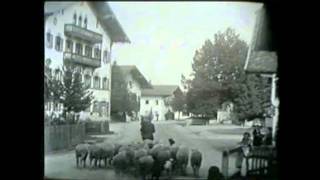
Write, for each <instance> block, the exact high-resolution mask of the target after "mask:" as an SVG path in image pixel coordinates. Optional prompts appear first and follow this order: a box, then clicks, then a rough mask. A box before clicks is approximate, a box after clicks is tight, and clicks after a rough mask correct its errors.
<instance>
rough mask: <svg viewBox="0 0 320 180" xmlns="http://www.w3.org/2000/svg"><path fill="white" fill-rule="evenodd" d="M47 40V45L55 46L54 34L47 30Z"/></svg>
mask: <svg viewBox="0 0 320 180" xmlns="http://www.w3.org/2000/svg"><path fill="white" fill-rule="evenodd" d="M46 35H47V37H46V38H47V41H46V45H47V47H48V48H52V46H53V35H52V34H51V33H50V32H47V34H46Z"/></svg>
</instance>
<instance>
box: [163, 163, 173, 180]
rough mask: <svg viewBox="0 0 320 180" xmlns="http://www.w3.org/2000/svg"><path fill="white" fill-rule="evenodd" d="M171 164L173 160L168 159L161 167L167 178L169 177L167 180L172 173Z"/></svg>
mask: <svg viewBox="0 0 320 180" xmlns="http://www.w3.org/2000/svg"><path fill="white" fill-rule="evenodd" d="M173 163H174V160H173V159H172V158H170V159H169V160H167V161H166V162H165V164H164V166H163V169H164V170H165V172H166V174H167V176H169V178H171V175H172V173H173Z"/></svg>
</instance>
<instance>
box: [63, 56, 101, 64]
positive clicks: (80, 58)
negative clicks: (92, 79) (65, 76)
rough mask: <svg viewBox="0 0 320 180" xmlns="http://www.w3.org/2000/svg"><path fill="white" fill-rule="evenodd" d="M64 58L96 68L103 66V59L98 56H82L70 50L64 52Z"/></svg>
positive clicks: (70, 61)
mask: <svg viewBox="0 0 320 180" xmlns="http://www.w3.org/2000/svg"><path fill="white" fill-rule="evenodd" d="M63 59H64V61H65V62H67V63H76V64H82V65H85V66H91V67H94V68H97V67H100V66H101V59H100V58H99V59H97V58H90V57H87V56H82V55H78V54H74V53H70V52H65V53H64V54H63Z"/></svg>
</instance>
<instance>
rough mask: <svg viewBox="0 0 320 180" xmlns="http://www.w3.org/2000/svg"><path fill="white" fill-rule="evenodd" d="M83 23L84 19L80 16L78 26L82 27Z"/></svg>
mask: <svg viewBox="0 0 320 180" xmlns="http://www.w3.org/2000/svg"><path fill="white" fill-rule="evenodd" d="M81 23H82V17H81V15H80V16H79V21H78V26H80V27H81Z"/></svg>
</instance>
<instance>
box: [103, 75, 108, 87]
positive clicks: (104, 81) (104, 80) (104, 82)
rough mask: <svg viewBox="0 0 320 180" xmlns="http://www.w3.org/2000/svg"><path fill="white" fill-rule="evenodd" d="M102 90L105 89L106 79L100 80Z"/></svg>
mask: <svg viewBox="0 0 320 180" xmlns="http://www.w3.org/2000/svg"><path fill="white" fill-rule="evenodd" d="M102 89H107V78H106V77H105V78H103V79H102Z"/></svg>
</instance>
